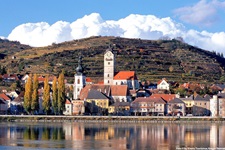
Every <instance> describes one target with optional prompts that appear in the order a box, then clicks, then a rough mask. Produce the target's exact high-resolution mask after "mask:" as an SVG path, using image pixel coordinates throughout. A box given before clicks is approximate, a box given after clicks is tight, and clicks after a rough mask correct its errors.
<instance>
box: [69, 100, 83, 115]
mask: <svg viewBox="0 0 225 150" xmlns="http://www.w3.org/2000/svg"><path fill="white" fill-rule="evenodd" d="M72 107H73V108H72V114H73V115H82V114H84V112H85V107H84V101H83V100H72Z"/></svg>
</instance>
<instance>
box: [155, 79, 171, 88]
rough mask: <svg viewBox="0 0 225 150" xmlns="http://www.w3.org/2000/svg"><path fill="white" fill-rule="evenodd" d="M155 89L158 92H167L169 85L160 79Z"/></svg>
mask: <svg viewBox="0 0 225 150" xmlns="http://www.w3.org/2000/svg"><path fill="white" fill-rule="evenodd" d="M157 89H160V90H169V89H170V85H169V83H168V82H167V81H166V79H162V80H160V81H159V82H158V83H157Z"/></svg>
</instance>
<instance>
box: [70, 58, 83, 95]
mask: <svg viewBox="0 0 225 150" xmlns="http://www.w3.org/2000/svg"><path fill="white" fill-rule="evenodd" d="M83 72H84V69H83V67H82V57H81V56H79V58H78V66H77V68H76V74H75V75H74V85H73V99H78V98H79V96H80V91H81V90H82V89H83V88H84V86H85V85H86V77H85V75H84V74H83Z"/></svg>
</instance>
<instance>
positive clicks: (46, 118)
mask: <svg viewBox="0 0 225 150" xmlns="http://www.w3.org/2000/svg"><path fill="white" fill-rule="evenodd" d="M0 121H1V122H80V121H85V122H193V121H194V122H195V121H197V122H224V121H225V118H220V117H217V118H213V117H205V116H204V117H203V116H199V117H196V116H194V117H180V118H179V117H177V116H50V115H0Z"/></svg>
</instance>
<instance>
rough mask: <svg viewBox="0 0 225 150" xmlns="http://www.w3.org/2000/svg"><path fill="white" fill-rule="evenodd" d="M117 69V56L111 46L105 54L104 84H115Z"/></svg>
mask: <svg viewBox="0 0 225 150" xmlns="http://www.w3.org/2000/svg"><path fill="white" fill-rule="evenodd" d="M114 71H115V56H114V54H113V50H112V48H111V47H110V46H109V48H108V49H106V51H105V54H104V85H113V77H114Z"/></svg>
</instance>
